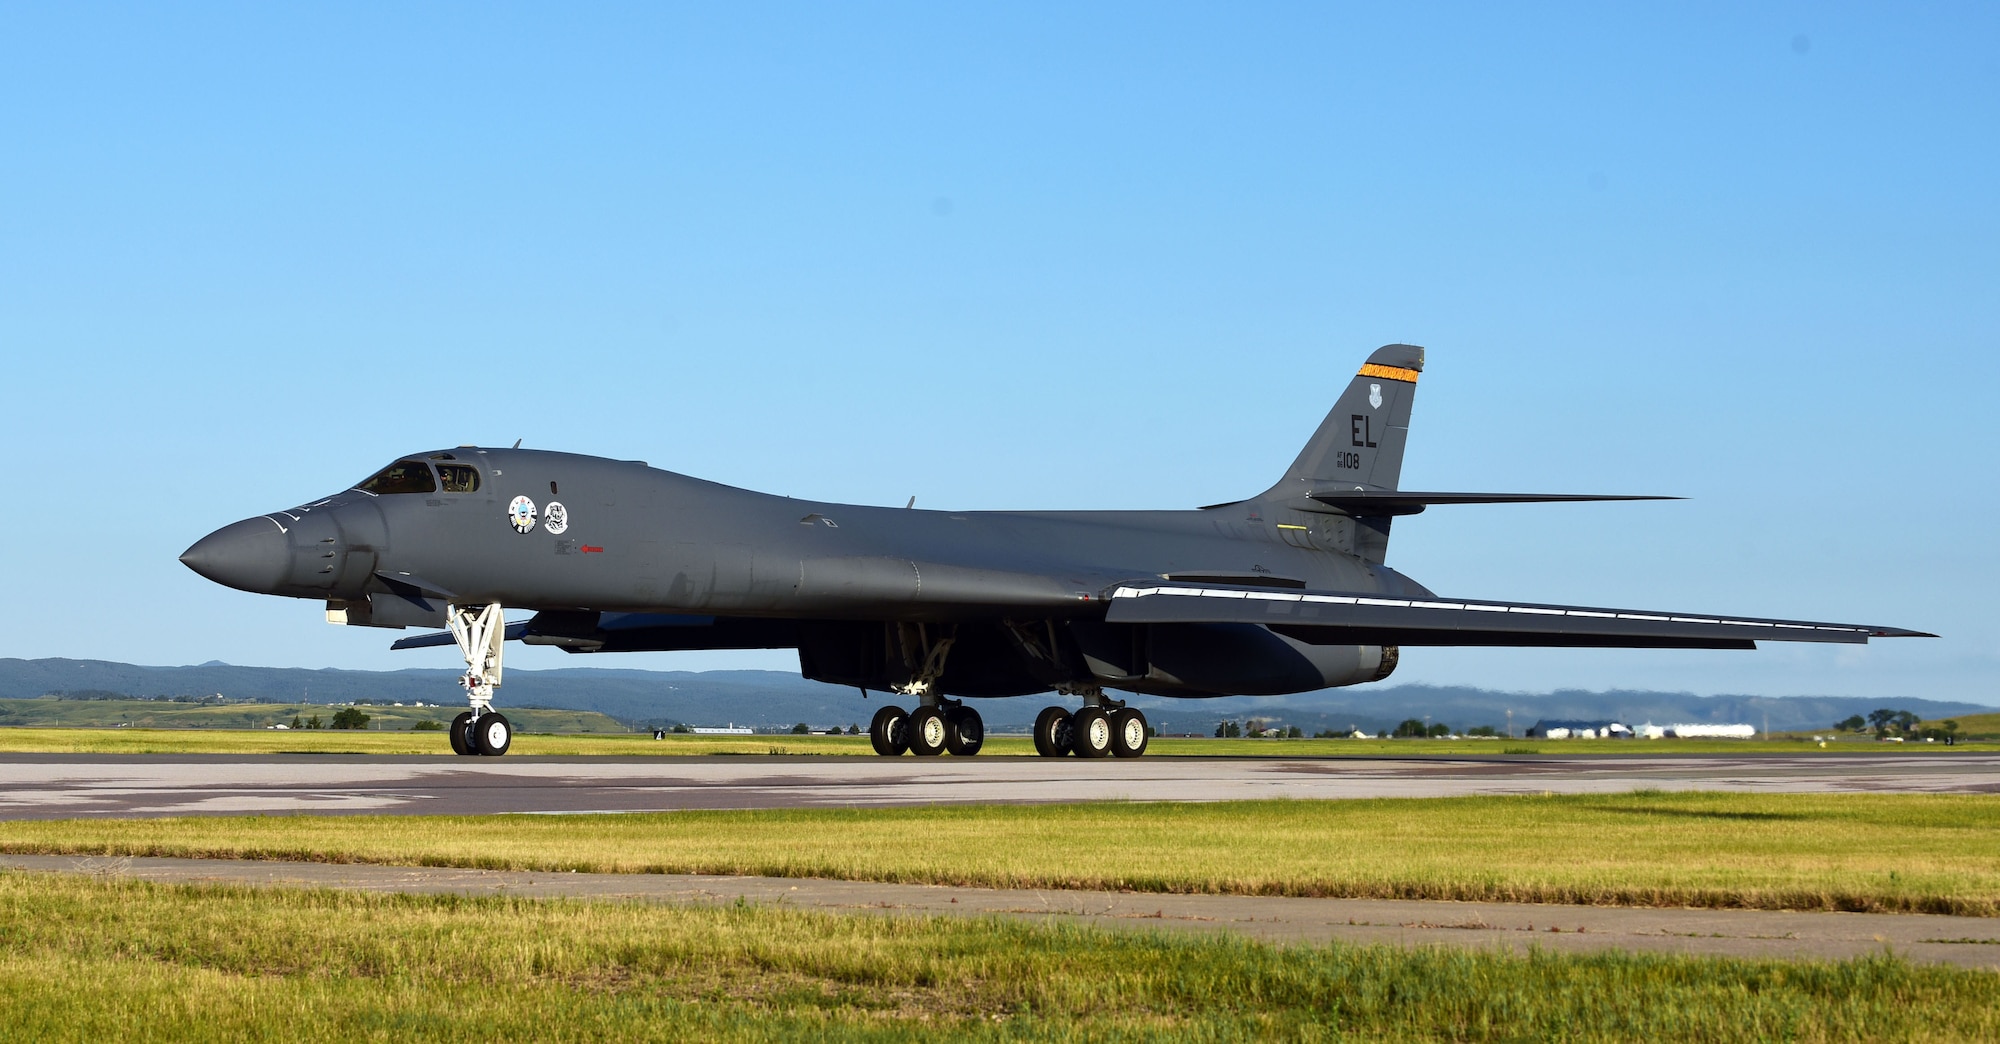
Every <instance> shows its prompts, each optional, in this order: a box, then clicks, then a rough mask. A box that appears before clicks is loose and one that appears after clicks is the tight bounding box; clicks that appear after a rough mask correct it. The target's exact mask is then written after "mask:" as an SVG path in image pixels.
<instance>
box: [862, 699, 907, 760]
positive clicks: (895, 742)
mask: <svg viewBox="0 0 2000 1044" xmlns="http://www.w3.org/2000/svg"><path fill="white" fill-rule="evenodd" d="M909 724H910V716H909V715H908V714H905V713H904V712H903V708H901V707H884V708H882V709H881V710H878V711H876V712H875V720H873V721H871V722H869V723H868V745H869V746H872V747H874V748H875V753H877V754H880V755H882V756H883V757H885V758H893V757H895V756H896V755H898V754H901V753H902V752H904V751H906V750H908V749H910V739H909Z"/></svg>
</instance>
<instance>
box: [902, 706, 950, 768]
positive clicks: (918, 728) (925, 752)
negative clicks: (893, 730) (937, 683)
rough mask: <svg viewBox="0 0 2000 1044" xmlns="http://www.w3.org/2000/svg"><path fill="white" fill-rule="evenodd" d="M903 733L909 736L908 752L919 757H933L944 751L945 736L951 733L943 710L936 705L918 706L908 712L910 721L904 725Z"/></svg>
mask: <svg viewBox="0 0 2000 1044" xmlns="http://www.w3.org/2000/svg"><path fill="white" fill-rule="evenodd" d="M904 735H905V736H907V737H908V738H909V742H910V753H912V754H915V755H916V756H917V757H920V758H934V757H937V756H938V755H939V754H942V753H944V742H945V737H947V736H949V735H951V724H950V723H949V722H947V721H945V720H944V712H942V711H940V710H938V709H937V708H936V707H918V708H917V709H916V710H913V711H911V712H910V723H909V724H908V725H906V726H904Z"/></svg>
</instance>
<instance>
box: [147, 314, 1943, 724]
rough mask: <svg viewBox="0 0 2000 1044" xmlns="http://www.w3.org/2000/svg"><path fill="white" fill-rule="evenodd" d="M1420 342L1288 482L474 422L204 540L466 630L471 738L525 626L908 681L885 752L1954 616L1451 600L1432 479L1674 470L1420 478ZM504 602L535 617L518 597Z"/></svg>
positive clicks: (388, 608) (198, 559)
mask: <svg viewBox="0 0 2000 1044" xmlns="http://www.w3.org/2000/svg"><path fill="white" fill-rule="evenodd" d="M1423 368H1424V350H1423V349H1422V348H1418V347H1414V346H1412V345H1404V344H1392V345H1389V346H1387V347H1384V348H1382V349H1380V350H1378V351H1376V352H1375V353H1374V354H1373V355H1370V356H1369V357H1368V362H1367V363H1366V364H1365V365H1363V366H1362V367H1361V370H1360V373H1359V374H1358V375H1357V376H1356V377H1355V378H1354V380H1353V382H1352V383H1351V384H1349V385H1348V387H1347V391H1346V393H1345V394H1343V395H1342V396H1341V397H1340V399H1339V401H1338V402H1337V403H1336V404H1335V405H1334V407H1333V411H1332V412H1331V413H1329V414H1328V415H1327V417H1326V420H1325V421H1324V422H1323V423H1322V424H1321V425H1320V426H1319V430H1318V431H1316V432H1315V433H1314V434H1313V437H1312V440H1311V441H1310V442H1308V443H1306V447H1305V449H1304V451H1303V452H1301V453H1300V454H1299V456H1298V459H1297V460H1295V461H1293V462H1292V466H1291V467H1290V468H1289V469H1288V470H1286V472H1285V474H1284V477H1283V478H1281V479H1279V480H1278V482H1277V484H1276V485H1273V486H1272V487H1271V488H1270V489H1267V490H1265V491H1264V492H1262V493H1260V494H1258V495H1256V496H1254V497H1251V498H1250V499H1248V500H1239V501H1234V502H1231V503H1227V504H1214V505H1210V506H1208V507H1204V508H1200V509H1198V510H1191V511H962V512H960V511H924V510H916V509H915V508H913V507H904V508H882V507H864V506H860V505H854V504H824V503H818V502H813V501H801V500H793V499H791V498H789V497H779V496H771V495H769V494H764V493H756V492H752V491H750V490H745V489H736V488H733V487H730V486H724V485H718V484H717V483H714V482H706V481H703V480H701V479H696V478H689V477H687V476H684V475H677V474H674V473H672V472H668V471H661V470H658V469H656V468H651V467H648V466H647V465H646V464H645V463H644V462H641V461H621V460H608V459H605V458H602V457H589V456H582V455H578V454H572V453H552V452H545V451H540V450H523V449H520V448H518V445H519V444H518V443H517V444H516V448H513V449H492V448H480V447H474V446H461V447H458V448H456V449H450V450H440V451H437V452H430V453H419V454H416V455H413V456H410V457H406V458H403V459H401V460H398V461H396V462H395V463H393V464H390V465H389V466H388V467H386V468H383V469H382V470H381V471H379V472H376V473H375V474H374V475H373V476H371V477H369V478H368V479H367V480H366V481H364V482H362V483H361V484H360V485H357V486H355V487H353V488H352V489H348V490H346V491H344V492H341V493H336V494H334V495H333V496H330V497H326V498H324V499H321V500H315V501H313V502H312V503H309V504H306V505H304V506H301V507H296V508H293V509H291V510H289V511H274V512H272V513H270V514H268V515H259V516H257V517H256V518H251V519H245V520H244V521H241V522H237V523H234V524H232V525H229V526H225V527H223V528H222V529H219V530H217V531H215V532H214V533H211V534H209V535H208V536H206V537H203V538H202V539H201V540H200V541H198V542H197V543H196V544H195V545H194V546H193V547H190V548H188V550H187V552H186V553H184V554H182V555H181V561H182V562H184V563H186V564H187V565H188V567H189V568H191V569H193V570H194V571H195V572H197V573H200V574H201V575H202V576H205V577H207V578H208V579H210V580H213V581H215V582H217V583H220V584H225V585H227V586H229V587H233V588H237V589H238V590H243V591H251V592H257V593H262V594H272V595H282V596H286V597H291V598H310V599H315V600H321V599H323V600H325V602H326V617H327V620H328V621H329V622H331V623H338V624H349V625H360V626H368V627H395V628H401V627H411V626H419V627H431V628H438V627H442V628H446V633H441V634H432V635H425V636H423V637H418V638H406V639H404V640H402V641H398V642H396V643H394V646H393V647H394V648H414V647H420V646H439V645H448V644H456V645H457V646H458V648H459V651H460V652H461V653H462V654H463V656H464V659H465V663H466V673H465V675H464V677H463V679H462V682H463V685H464V687H465V690H466V696H467V700H468V703H469V705H470V708H469V709H468V710H467V711H466V712H465V713H463V714H460V715H459V716H458V718H457V720H456V721H454V722H453V723H452V727H451V729H450V731H449V735H450V738H451V745H452V749H453V750H455V751H457V752H458V753H460V754H494V755H497V754H504V753H506V751H507V748H508V746H509V745H510V743H511V742H512V729H511V727H510V726H509V725H508V722H507V719H506V716H505V715H503V714H500V713H498V712H496V711H494V710H493V708H492V700H493V690H494V688H495V687H497V686H498V685H499V684H500V682H501V669H500V668H501V650H502V648H503V642H505V641H506V640H509V639H518V640H520V641H522V642H525V643H527V644H530V645H553V646H556V647H558V648H562V649H565V650H568V651H569V652H573V653H599V652H632V651H640V650H676V649H796V650H798V654H799V667H800V670H801V672H802V673H803V674H804V675H805V676H806V677H807V678H812V679H816V680H819V681H824V682H831V683H834V684H838V685H850V686H855V687H858V688H860V689H861V690H863V692H864V694H865V693H866V692H867V691H868V690H875V691H879V692H885V693H895V694H898V695H900V696H902V697H904V698H905V699H908V700H913V701H915V703H916V708H915V709H914V710H910V711H905V710H904V709H902V708H901V707H898V706H886V707H883V708H882V709H881V710H880V711H879V712H878V713H876V715H875V717H874V720H873V721H872V722H871V723H870V725H869V736H870V738H871V740H872V741H873V743H874V747H875V750H876V752H877V753H880V754H884V755H897V754H901V753H903V752H904V751H909V752H910V753H913V754H919V755H936V754H939V753H942V752H945V751H950V752H951V753H953V754H958V755H970V754H975V753H977V752H978V751H979V748H980V746H981V744H982V743H983V742H984V738H985V730H984V726H983V725H982V723H981V721H980V717H979V713H978V712H977V711H975V710H974V709H972V708H971V707H969V706H967V705H966V704H965V703H964V698H967V697H999V696H1023V695H1029V694H1033V693H1045V692H1049V691H1051V690H1053V691H1055V692H1057V693H1061V694H1063V695H1066V696H1070V697H1079V698H1081V700H1082V703H1083V706H1082V708H1081V709H1079V710H1076V711H1074V712H1071V711H1068V710H1065V709H1064V708H1062V707H1054V706H1052V707H1049V708H1047V709H1045V710H1044V711H1042V713H1041V715H1040V717H1039V718H1038V719H1037V720H1036V722H1035V748H1036V749H1037V750H1038V751H1040V752H1041V753H1042V754H1043V755H1044V756H1047V757H1061V756H1064V755H1067V754H1072V753H1073V754H1075V755H1076V756H1079V757H1085V758H1100V757H1104V756H1106V755H1115V756H1118V757H1137V756H1139V755H1140V754H1143V753H1144V752H1145V750H1146V744H1147V736H1148V732H1149V730H1148V729H1147V726H1146V718H1145V715H1143V714H1141V713H1140V712H1139V711H1138V710H1137V709H1136V708H1131V707H1127V706H1125V704H1124V702H1123V701H1121V700H1118V699H1115V698H1112V697H1110V696H1107V695H1106V694H1105V691H1106V690H1107V689H1109V690H1115V691H1124V692H1136V693H1147V694H1151V695H1157V696H1179V697H1206V696H1222V695H1235V694H1275V693H1291V692H1304V691H1307V690H1313V689H1323V688H1328V687H1332V686H1340V685H1359V684H1365V683H1368V682H1376V681H1381V680H1382V679H1384V678H1387V677H1388V676H1389V675H1390V673H1391V672H1392V671H1394V670H1395V669H1396V662H1397V657H1398V653H1399V649H1400V648H1401V647H1404V646H1427V645H1435V646H1446V645H1491V646H1572V647H1621V648H1652V649H1660V648H1672V649H1751V648H1755V644H1756V643H1757V642H1759V641H1791V642H1850V643H1862V642H1866V641H1867V640H1868V639H1869V638H1883V637H1905V636H1916V637H1932V636H1930V635H1923V634H1921V633H1920V632H1916V631H1906V630H1900V629H1897V628H1892V627H1870V626H1862V625H1855V624H1830V623H1811V622H1802V621H1795V620H1767V619H1751V618H1748V617H1735V616H1718V615H1714V614H1697V613H1669V612H1639V611H1633V610H1625V609H1593V608H1586V607H1580V606H1562V605H1531V604H1524V603H1519V602H1504V601H1500V602H1496V601H1483V600H1468V599H1462V598H1441V597H1439V596H1437V595H1434V594H1432V593H1431V592H1430V591H1429V590H1428V589H1426V588H1425V587H1424V586H1422V585H1421V584H1418V583H1417V582H1416V581H1414V580H1411V579H1410V578H1408V577H1405V576H1403V575H1402V574H1400V573H1398V572H1396V571H1395V570H1393V569H1391V568H1389V567H1388V566H1387V565H1385V564H1384V557H1385V554H1386V552H1387V549H1388V541H1389V528H1390V523H1391V522H1392V521H1393V520H1394V519H1395V518H1396V517H1397V516H1399V515H1411V514H1416V513H1417V512H1420V511H1423V510H1424V509H1425V508H1428V507H1431V506H1433V505H1444V504H1503V503H1530V502H1545V501H1584V500H1660V499H1671V498H1662V497H1633V496H1574V495H1544V494H1509V493H1412V492H1406V491H1403V490H1401V489H1398V488H1397V481H1398V477H1399V475H1400V472H1401V471H1402V465H1403V448H1404V443H1405V441H1406V440H1407V439H1408V436H1409V423H1410V405H1411V400H1412V399H1413V398H1414V396H1415V392H1416V387H1417V377H1418V375H1419V373H1420V372H1421V371H1422V370H1423ZM507 607H512V608H516V609H525V610H532V611H533V613H534V615H533V616H532V617H530V618H529V619H526V620H523V621H519V622H516V623H511V624H510V623H507V622H506V620H505V619H504V617H503V611H504V609H505V608H507Z"/></svg>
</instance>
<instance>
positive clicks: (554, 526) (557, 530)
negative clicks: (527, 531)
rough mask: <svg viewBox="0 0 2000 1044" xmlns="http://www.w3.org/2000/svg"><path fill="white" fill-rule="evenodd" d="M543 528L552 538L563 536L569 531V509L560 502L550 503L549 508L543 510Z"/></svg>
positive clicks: (552, 501)
mask: <svg viewBox="0 0 2000 1044" xmlns="http://www.w3.org/2000/svg"><path fill="white" fill-rule="evenodd" d="M530 524H532V522H531V523H530ZM542 528H543V529H546V530H548V531H549V534H550V535H551V536H561V535H563V532H564V531H565V530H567V529H569V509H568V508H565V507H563V506H562V504H561V503H560V502H558V501H554V500H551V501H549V506H548V507H546V508H544V509H543V513H542Z"/></svg>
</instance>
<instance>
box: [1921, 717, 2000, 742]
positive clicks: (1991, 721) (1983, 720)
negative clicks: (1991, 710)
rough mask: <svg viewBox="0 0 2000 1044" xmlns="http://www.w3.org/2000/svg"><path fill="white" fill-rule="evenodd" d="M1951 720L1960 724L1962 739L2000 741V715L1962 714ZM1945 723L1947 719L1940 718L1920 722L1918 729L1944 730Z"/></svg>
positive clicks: (1960, 736) (1959, 733)
mask: <svg viewBox="0 0 2000 1044" xmlns="http://www.w3.org/2000/svg"><path fill="white" fill-rule="evenodd" d="M1951 720H1952V721H1956V722H1958V735H1959V738H1961V739H1973V738H1975V737H1976V738H1978V739H1984V740H1988V741H1991V740H1996V739H2000V714H1960V715H1958V716H1957V717H1955V718H1952V719H1951ZM1944 723H1945V719H1943V718H1938V719H1936V720H1934V721H1925V722H1919V723H1918V724H1917V727H1918V728H1922V729H1941V728H1944Z"/></svg>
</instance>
